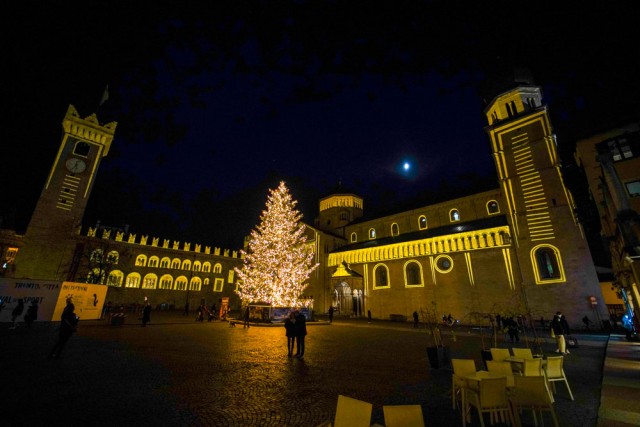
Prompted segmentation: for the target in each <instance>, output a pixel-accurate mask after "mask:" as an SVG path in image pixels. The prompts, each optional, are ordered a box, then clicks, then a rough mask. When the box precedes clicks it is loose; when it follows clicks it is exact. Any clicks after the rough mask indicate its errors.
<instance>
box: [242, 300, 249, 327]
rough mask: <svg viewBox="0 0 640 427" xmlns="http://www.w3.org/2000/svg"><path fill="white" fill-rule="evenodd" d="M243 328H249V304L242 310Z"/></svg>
mask: <svg viewBox="0 0 640 427" xmlns="http://www.w3.org/2000/svg"><path fill="white" fill-rule="evenodd" d="M243 328H247V329H248V328H249V306H248V305H247V308H246V309H245V310H244V326H243Z"/></svg>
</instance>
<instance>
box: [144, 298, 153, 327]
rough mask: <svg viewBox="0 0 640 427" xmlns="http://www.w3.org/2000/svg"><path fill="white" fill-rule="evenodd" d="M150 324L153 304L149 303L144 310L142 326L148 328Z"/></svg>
mask: <svg viewBox="0 0 640 427" xmlns="http://www.w3.org/2000/svg"><path fill="white" fill-rule="evenodd" d="M149 322H151V304H149V303H148V302H147V305H145V306H144V308H143V309H142V326H147V323H149Z"/></svg>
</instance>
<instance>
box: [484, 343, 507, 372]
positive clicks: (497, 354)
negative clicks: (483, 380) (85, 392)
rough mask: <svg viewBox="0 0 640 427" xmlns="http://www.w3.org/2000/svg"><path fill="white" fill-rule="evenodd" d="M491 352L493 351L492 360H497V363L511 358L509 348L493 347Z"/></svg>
mask: <svg viewBox="0 0 640 427" xmlns="http://www.w3.org/2000/svg"><path fill="white" fill-rule="evenodd" d="M490 351H491V360H495V361H496V362H502V361H503V360H504V359H508V358H510V357H511V353H510V352H509V349H508V348H496V347H492V348H491V349H490ZM487 369H488V368H487Z"/></svg>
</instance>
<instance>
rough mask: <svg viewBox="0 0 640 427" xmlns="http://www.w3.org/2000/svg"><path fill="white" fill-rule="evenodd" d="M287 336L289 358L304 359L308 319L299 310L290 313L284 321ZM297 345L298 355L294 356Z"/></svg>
mask: <svg viewBox="0 0 640 427" xmlns="http://www.w3.org/2000/svg"><path fill="white" fill-rule="evenodd" d="M284 328H285V334H286V336H287V353H288V356H289V357H297V358H298V359H302V358H304V337H305V335H307V319H306V318H305V317H304V314H302V313H300V312H299V311H298V310H296V311H293V312H291V313H289V317H287V318H286V319H285V321H284ZM294 342H295V343H296V344H297V347H296V354H295V355H294V354H293V344H294Z"/></svg>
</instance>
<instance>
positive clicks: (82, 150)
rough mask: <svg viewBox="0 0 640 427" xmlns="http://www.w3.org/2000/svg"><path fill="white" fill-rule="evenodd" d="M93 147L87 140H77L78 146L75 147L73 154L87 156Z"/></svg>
mask: <svg viewBox="0 0 640 427" xmlns="http://www.w3.org/2000/svg"><path fill="white" fill-rule="evenodd" d="M90 149H91V147H90V146H89V144H87V143H86V142H77V143H76V146H75V147H73V154H77V155H78V156H84V157H87V156H88V155H89V150H90Z"/></svg>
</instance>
